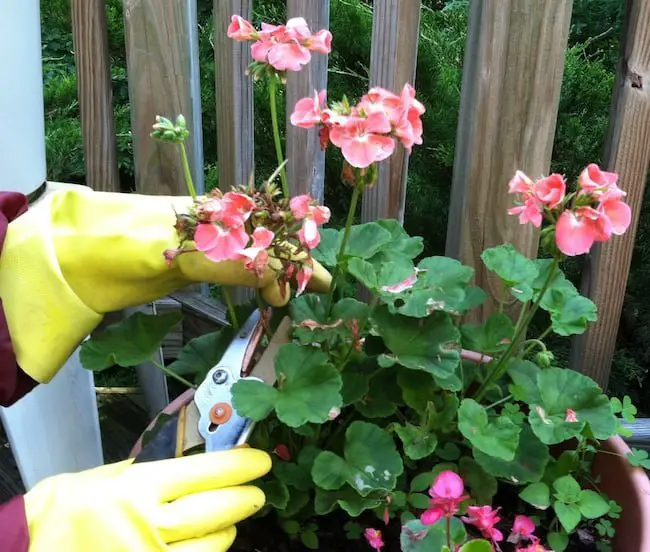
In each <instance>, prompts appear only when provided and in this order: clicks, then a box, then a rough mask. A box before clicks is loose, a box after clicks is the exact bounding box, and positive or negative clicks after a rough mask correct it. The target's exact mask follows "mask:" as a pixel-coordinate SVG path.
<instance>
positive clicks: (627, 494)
mask: <svg viewBox="0 0 650 552" xmlns="http://www.w3.org/2000/svg"><path fill="white" fill-rule="evenodd" d="M603 449H604V450H605V451H607V452H613V453H615V454H616V455H621V456H615V455H612V454H597V455H596V457H595V459H594V464H593V473H594V475H595V476H600V483H599V484H598V487H599V489H600V490H601V491H603V492H604V493H605V494H606V495H607V496H608V497H609V498H610V499H612V500H615V501H616V502H618V504H619V505H620V506H621V508H622V509H623V512H622V513H621V518H620V519H618V520H616V523H614V527H615V528H616V536H615V538H614V541H613V544H614V550H615V552H650V480H649V479H648V476H647V475H646V473H645V471H644V470H643V469H641V468H633V467H632V466H630V464H629V462H628V461H627V460H626V459H625V458H624V456H625V454H627V453H628V452H630V448H629V447H628V446H627V445H626V444H625V442H624V441H623V439H621V438H620V437H612V438H611V439H608V440H607V441H606V442H605V443H603Z"/></svg>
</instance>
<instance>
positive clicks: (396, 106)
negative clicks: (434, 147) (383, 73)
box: [291, 84, 425, 169]
mask: <svg viewBox="0 0 650 552" xmlns="http://www.w3.org/2000/svg"><path fill="white" fill-rule="evenodd" d="M424 112H425V108H424V106H423V105H422V104H421V103H420V102H419V101H418V100H416V99H415V89H414V88H413V87H412V86H411V85H410V84H406V85H404V88H403V89H402V92H401V94H400V95H399V96H398V95H397V94H394V93H392V92H389V91H388V90H385V89H384V88H380V87H375V88H372V89H371V90H369V91H368V93H367V94H366V95H365V96H363V97H362V98H361V101H360V102H359V103H358V104H357V105H355V106H352V107H347V106H344V105H343V104H337V105H336V106H335V107H333V108H330V107H328V106H327V103H326V92H325V91H324V90H323V91H321V92H320V93H318V92H314V96H313V97H311V98H303V99H301V100H299V101H298V102H297V103H296V106H295V108H294V112H293V113H292V115H291V124H292V125H294V126H297V127H301V128H312V127H314V126H319V125H320V126H321V131H320V136H321V146H322V147H323V149H325V148H326V147H327V144H328V143H329V142H330V141H331V142H332V143H333V144H334V145H335V146H337V147H339V148H341V152H342V153H343V157H345V159H346V161H347V162H348V163H349V164H350V165H352V166H353V167H357V168H360V169H363V168H366V167H369V166H370V165H372V164H373V163H376V162H378V161H383V160H384V159H386V158H388V157H389V156H390V155H391V154H392V153H393V151H395V146H396V140H399V141H400V142H401V143H402V144H403V145H404V147H405V148H406V149H407V150H409V151H410V150H411V148H412V147H413V145H414V144H421V143H422V121H421V116H422V114H423V113H424Z"/></svg>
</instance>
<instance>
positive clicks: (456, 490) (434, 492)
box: [420, 470, 469, 525]
mask: <svg viewBox="0 0 650 552" xmlns="http://www.w3.org/2000/svg"><path fill="white" fill-rule="evenodd" d="M464 491H465V484H464V483H463V479H462V478H461V477H460V476H459V475H458V474H457V473H454V472H453V471H451V470H446V471H443V472H441V473H440V474H439V475H438V477H436V479H435V481H434V482H433V485H432V486H431V488H430V489H429V496H430V497H431V499H430V500H429V504H430V505H431V507H430V508H429V509H428V510H426V511H425V512H424V513H423V514H422V515H421V516H420V521H421V522H422V523H424V524H425V525H433V524H434V523H437V522H438V521H439V520H440V519H441V518H443V517H446V518H451V517H453V516H454V514H456V513H457V512H458V510H459V507H460V504H461V502H463V501H464V500H467V499H468V498H469V495H465V494H463V492H464Z"/></svg>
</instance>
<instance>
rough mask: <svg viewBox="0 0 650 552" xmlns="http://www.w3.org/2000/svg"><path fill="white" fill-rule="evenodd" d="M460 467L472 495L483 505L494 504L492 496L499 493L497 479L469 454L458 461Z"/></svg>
mask: <svg viewBox="0 0 650 552" xmlns="http://www.w3.org/2000/svg"><path fill="white" fill-rule="evenodd" d="M458 467H459V468H460V475H461V476H462V478H463V479H464V480H465V483H466V484H467V486H468V487H469V489H470V491H471V495H472V497H473V498H475V499H476V500H477V502H478V503H479V504H480V505H481V506H484V505H488V504H492V498H493V497H494V495H495V494H497V480H496V479H495V478H494V477H493V476H492V475H490V474H489V473H487V472H486V471H485V470H484V469H483V467H482V466H481V465H480V464H479V463H478V462H476V460H474V459H473V458H470V457H469V456H463V457H462V458H461V459H460V462H459V463H458Z"/></svg>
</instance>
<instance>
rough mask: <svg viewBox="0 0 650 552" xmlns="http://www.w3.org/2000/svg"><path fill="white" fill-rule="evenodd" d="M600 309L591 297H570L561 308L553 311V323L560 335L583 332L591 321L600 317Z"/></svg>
mask: <svg viewBox="0 0 650 552" xmlns="http://www.w3.org/2000/svg"><path fill="white" fill-rule="evenodd" d="M597 312H598V309H597V308H596V305H595V304H594V303H593V301H591V300H590V299H587V298H586V297H582V296H581V295H576V296H575V297H571V298H569V299H568V300H567V301H566V302H565V303H564V305H563V306H562V308H561V309H558V310H554V311H552V312H551V325H552V327H553V331H554V332H555V333H556V334H558V335H563V336H569V335H576V334H582V333H584V332H585V330H586V329H587V325H588V324H589V322H595V321H596V320H597V319H598V314H597Z"/></svg>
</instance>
